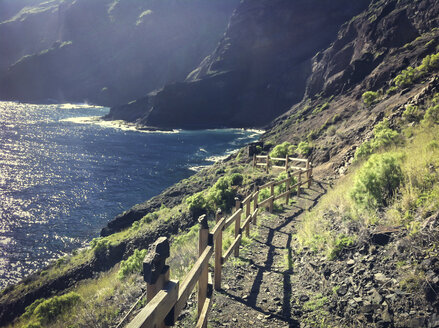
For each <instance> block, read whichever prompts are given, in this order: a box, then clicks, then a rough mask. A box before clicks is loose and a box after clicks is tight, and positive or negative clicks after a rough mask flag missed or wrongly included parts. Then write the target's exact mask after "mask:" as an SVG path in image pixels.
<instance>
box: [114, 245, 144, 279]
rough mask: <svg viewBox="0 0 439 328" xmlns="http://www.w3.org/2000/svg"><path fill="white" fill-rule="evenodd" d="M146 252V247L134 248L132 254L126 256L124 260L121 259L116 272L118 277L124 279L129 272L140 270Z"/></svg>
mask: <svg viewBox="0 0 439 328" xmlns="http://www.w3.org/2000/svg"><path fill="white" fill-rule="evenodd" d="M147 252H148V251H147V250H146V249H143V250H141V251H139V250H138V249H136V250H135V251H134V254H133V255H131V256H130V257H128V258H127V259H126V260H125V261H121V262H120V268H119V272H118V277H119V279H124V278H126V277H127V276H128V275H129V274H131V273H135V272H139V273H140V272H142V269H143V266H142V263H143V259H144V258H145V256H146V253H147Z"/></svg>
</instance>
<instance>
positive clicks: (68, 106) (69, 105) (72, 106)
mask: <svg viewBox="0 0 439 328" xmlns="http://www.w3.org/2000/svg"><path fill="white" fill-rule="evenodd" d="M58 108H61V109H81V108H105V107H103V106H96V105H89V104H72V103H66V104H61V105H58Z"/></svg>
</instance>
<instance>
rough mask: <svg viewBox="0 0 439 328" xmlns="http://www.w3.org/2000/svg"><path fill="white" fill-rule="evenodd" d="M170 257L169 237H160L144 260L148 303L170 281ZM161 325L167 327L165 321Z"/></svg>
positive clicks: (144, 277)
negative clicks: (167, 263)
mask: <svg viewBox="0 0 439 328" xmlns="http://www.w3.org/2000/svg"><path fill="white" fill-rule="evenodd" d="M168 257H169V241H168V238H166V237H160V238H158V239H157V240H156V241H155V243H154V244H152V245H151V246H150V247H149V250H148V254H147V255H146V256H145V259H144V260H143V279H144V280H145V282H146V283H147V286H146V301H147V303H149V302H150V301H151V300H152V299H153V298H154V296H156V295H157V293H158V292H159V291H160V290H162V289H163V288H164V286H165V285H166V283H167V282H168V281H169V266H168V265H166V259H167V258H168ZM160 327H166V326H165V323H164V322H163V323H162V324H161V325H160ZM158 328H159V327H158Z"/></svg>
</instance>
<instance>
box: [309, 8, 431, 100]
mask: <svg viewBox="0 0 439 328" xmlns="http://www.w3.org/2000/svg"><path fill="white" fill-rule="evenodd" d="M438 25H439V2H438V1H436V0H422V1H416V2H414V1H397V0H391V1H376V2H375V3H374V4H373V5H371V6H370V7H369V10H367V11H365V12H363V13H362V14H360V15H358V16H357V17H355V18H354V19H352V20H351V21H350V22H349V23H347V24H345V25H344V26H343V28H342V29H341V30H340V32H339V34H338V38H337V39H336V40H335V42H333V44H332V45H331V46H330V47H329V48H328V49H326V50H325V51H323V52H321V53H319V54H318V55H316V56H315V58H314V60H313V65H312V66H313V69H312V71H313V73H312V75H311V77H310V79H309V83H308V86H307V92H306V96H307V97H313V96H315V95H317V94H321V95H323V96H331V95H337V94H340V93H342V92H346V91H347V90H349V89H352V88H353V87H355V86H356V85H358V84H360V83H363V85H364V87H365V88H367V89H369V90H377V89H379V88H381V87H382V86H383V84H384V83H387V82H388V81H389V80H390V79H391V78H392V77H394V76H395V74H396V73H397V72H399V71H401V70H402V69H404V68H406V67H407V66H408V65H409V64H412V65H414V64H416V62H417V61H418V60H419V58H422V57H423V56H425V55H426V54H428V53H429V52H431V51H432V50H433V49H434V44H430V45H429V46H425V42H424V43H423V44H416V47H414V46H413V47H410V46H409V45H410V43H411V42H412V41H414V40H415V39H416V38H417V37H419V36H421V35H425V34H426V33H428V32H430V31H431V30H432V29H433V28H434V27H437V26H438ZM432 37H433V38H434V36H432ZM428 41H430V40H427V42H428ZM406 45H407V46H406ZM405 50H407V51H406V53H405V54H404V55H403V56H402V58H401V56H400V57H399V58H398V55H399V54H400V53H402V52H404V51H405ZM401 59H402V60H401Z"/></svg>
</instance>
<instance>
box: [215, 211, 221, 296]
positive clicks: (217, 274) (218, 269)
mask: <svg viewBox="0 0 439 328" xmlns="http://www.w3.org/2000/svg"><path fill="white" fill-rule="evenodd" d="M221 217H222V212H221V209H220V208H219V209H218V211H217V212H216V222H217V223H218V222H219V220H221ZM214 248H215V272H214V288H215V290H220V289H221V271H222V257H223V231H222V230H220V231H219V232H218V237H216V240H215V246H214Z"/></svg>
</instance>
